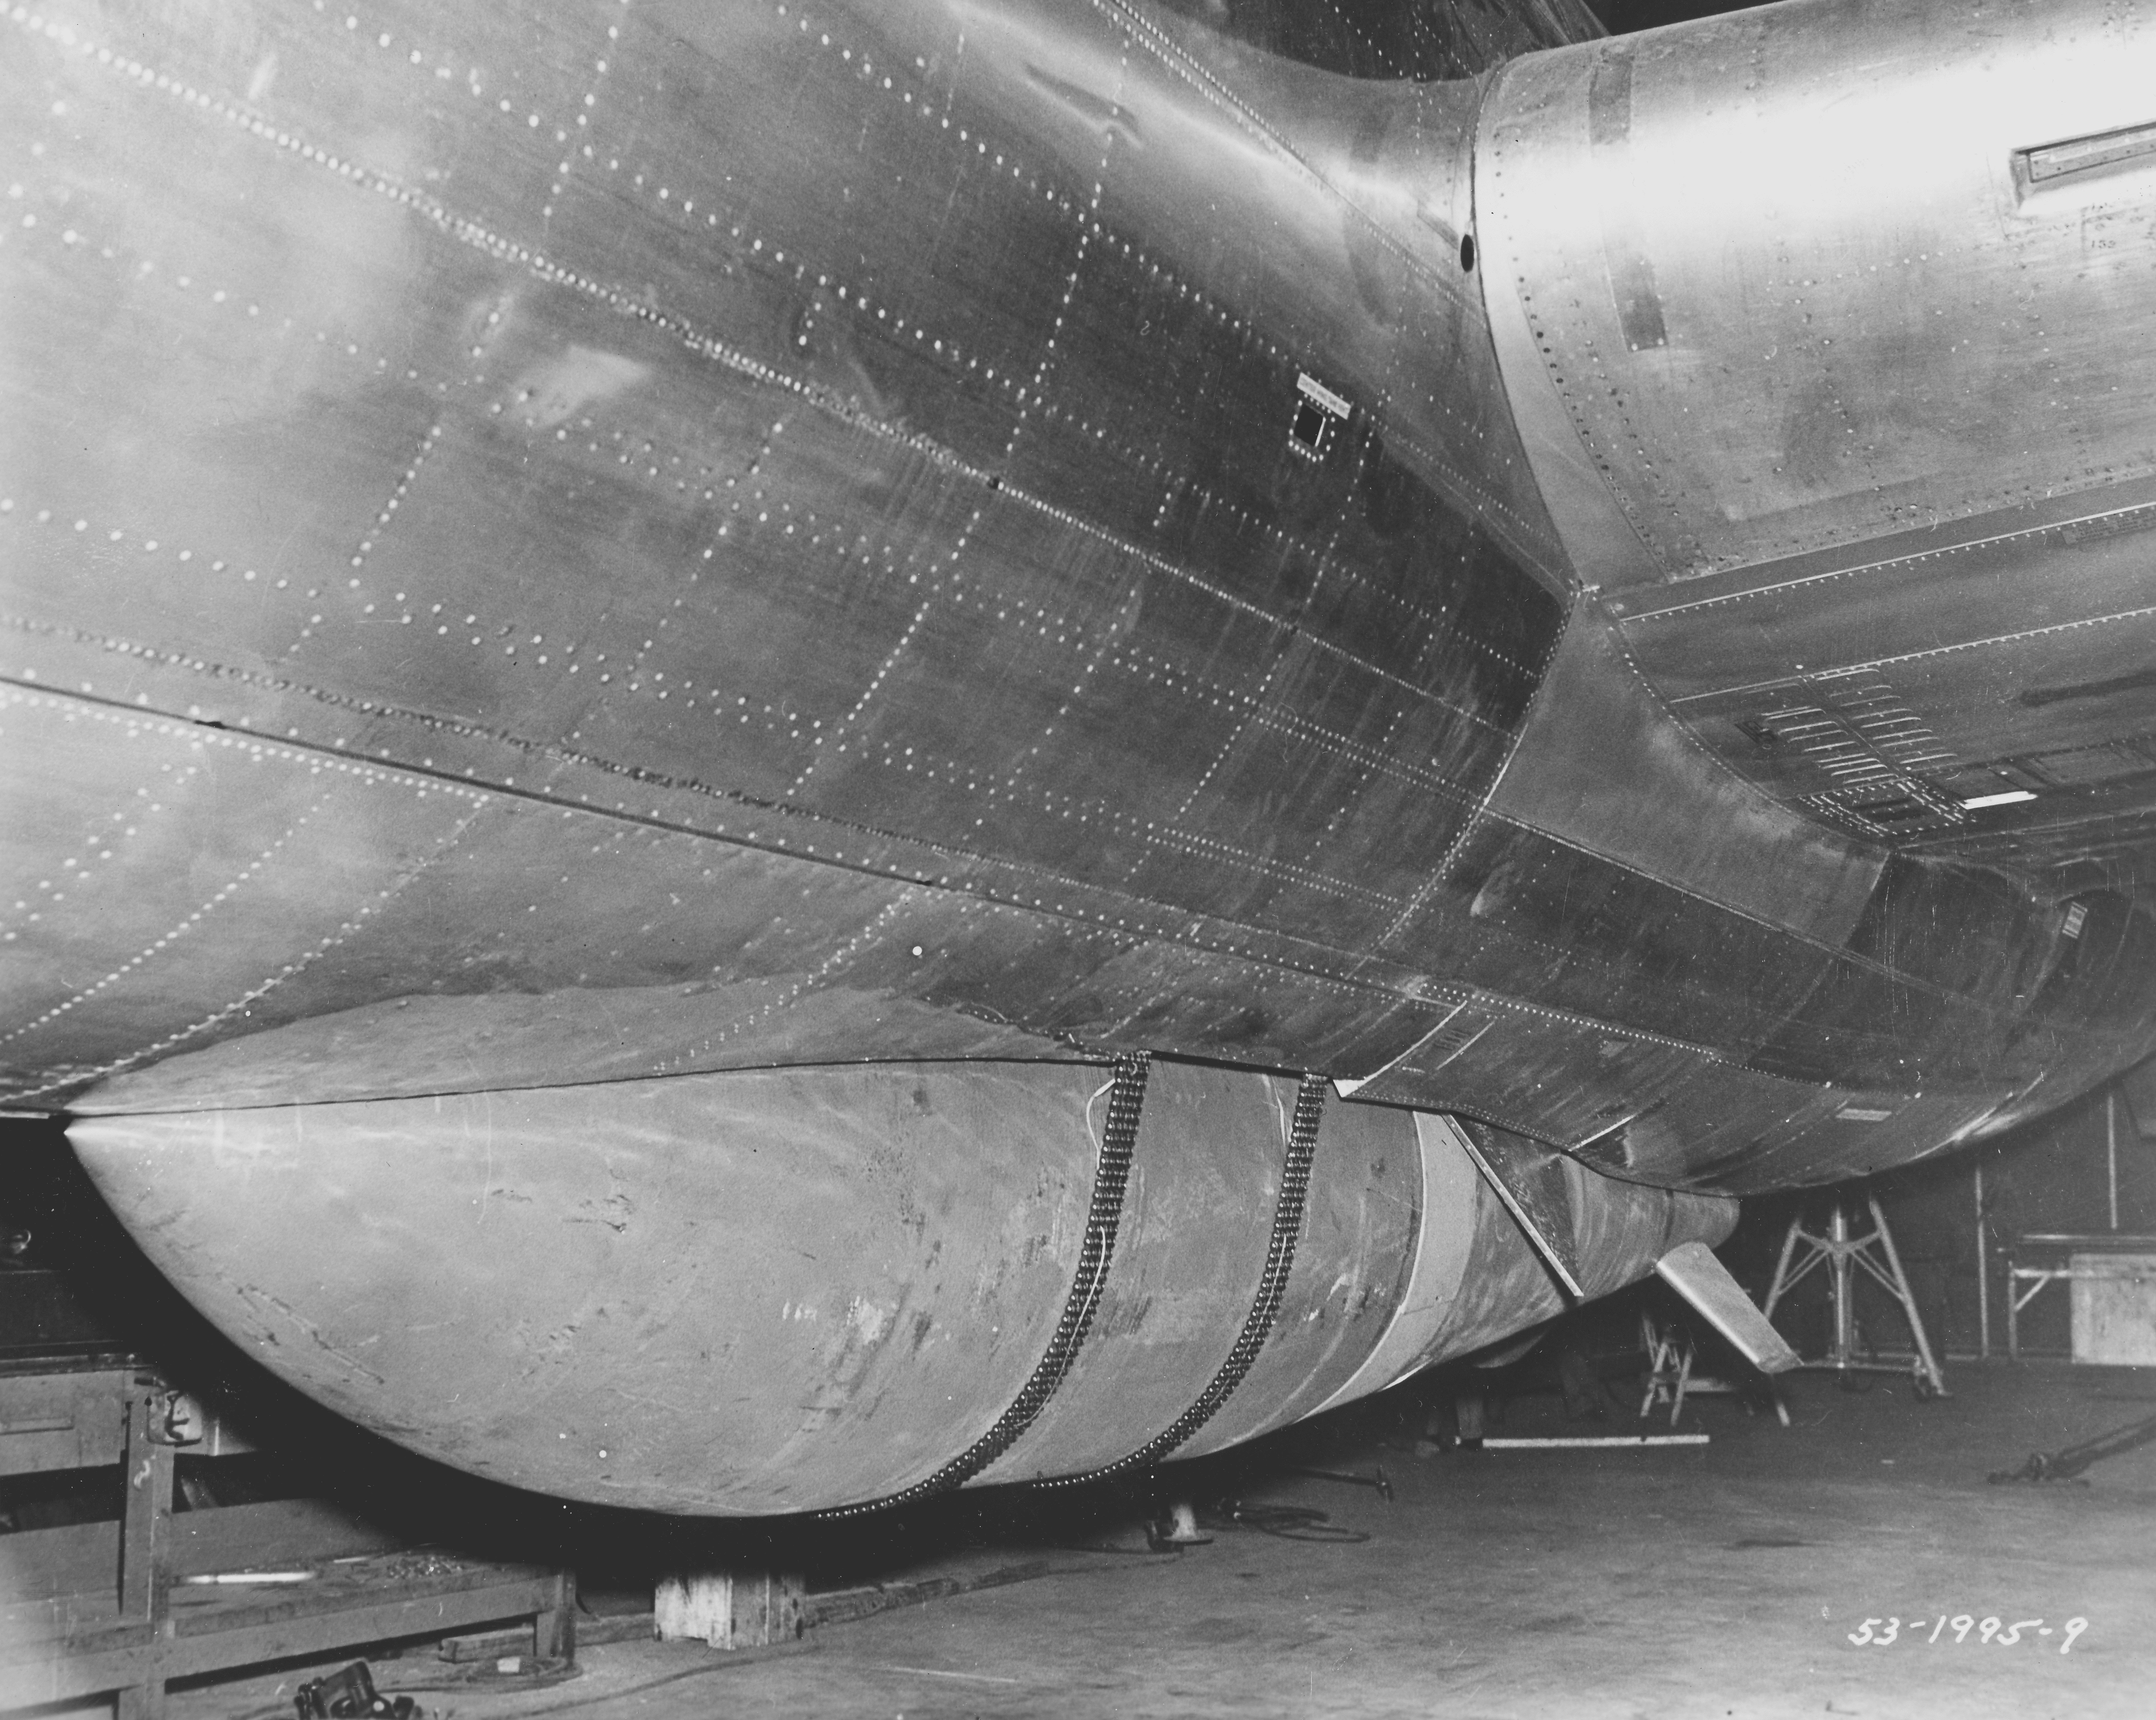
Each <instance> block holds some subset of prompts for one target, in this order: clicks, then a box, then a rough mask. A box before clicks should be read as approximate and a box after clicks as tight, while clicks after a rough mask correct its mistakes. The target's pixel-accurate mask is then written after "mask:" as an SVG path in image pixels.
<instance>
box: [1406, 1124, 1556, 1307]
mask: <svg viewBox="0 0 2156 1720" xmlns="http://www.w3.org/2000/svg"><path fill="white" fill-rule="evenodd" d="M1433 1120H1434V1121H1435V1122H1436V1123H1437V1125H1438V1126H1439V1127H1440V1129H1441V1130H1443V1131H1444V1132H1446V1133H1448V1134H1450V1136H1451V1137H1452V1138H1453V1140H1454V1141H1455V1142H1456V1143H1457V1144H1458V1146H1459V1148H1460V1151H1461V1152H1463V1153H1466V1155H1467V1156H1468V1157H1469V1158H1471V1159H1473V1160H1474V1161H1475V1165H1476V1169H1478V1170H1480V1171H1481V1173H1482V1175H1483V1177H1484V1178H1485V1179H1486V1181H1487V1182H1488V1183H1489V1184H1490V1186H1491V1188H1492V1189H1495V1190H1496V1194H1497V1198H1498V1199H1500V1200H1501V1201H1503V1202H1504V1203H1505V1209H1506V1210H1507V1212H1509V1213H1511V1214H1512V1216H1513V1217H1514V1218H1515V1219H1517V1220H1518V1221H1519V1225H1520V1228H1521V1229H1522V1230H1524V1231H1526V1232H1527V1240H1528V1241H1530V1242H1532V1244H1533V1245H1534V1246H1535V1252H1536V1253H1537V1254H1538V1255H1541V1256H1542V1257H1543V1263H1544V1264H1545V1265H1546V1266H1548V1267H1549V1269H1550V1271H1551V1272H1552V1273H1553V1274H1554V1275H1555V1276H1556V1278H1557V1281H1558V1283H1559V1284H1561V1285H1563V1286H1564V1289H1565V1291H1566V1292H1567V1294H1568V1295H1570V1296H1573V1297H1574V1298H1576V1299H1577V1300H1578V1301H1581V1302H1584V1301H1585V1300H1586V1299H1587V1291H1586V1290H1585V1289H1584V1288H1583V1287H1582V1286H1581V1284H1580V1281H1579V1249H1578V1245H1577V1244H1576V1243H1575V1242H1574V1241H1573V1214H1572V1189H1571V1188H1570V1186H1569V1185H1568V1183H1566V1182H1565V1179H1564V1155H1563V1153H1559V1152H1558V1150H1557V1149H1556V1148H1553V1147H1545V1146H1543V1143H1542V1142H1539V1141H1530V1140H1528V1139H1527V1137H1525V1136H1524V1135H1515V1134H1512V1133H1509V1132H1507V1131H1506V1130H1503V1129H1498V1128H1492V1127H1491V1126H1490V1125H1489V1124H1488V1123H1484V1122H1474V1121H1472V1120H1471V1119H1470V1118H1467V1117H1447V1116H1444V1115H1441V1114H1440V1115H1439V1116H1437V1117H1435V1118H1434V1119H1433Z"/></svg>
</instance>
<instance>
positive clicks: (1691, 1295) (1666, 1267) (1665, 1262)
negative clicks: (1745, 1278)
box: [1655, 1242, 1798, 1373]
mask: <svg viewBox="0 0 2156 1720" xmlns="http://www.w3.org/2000/svg"><path fill="white" fill-rule="evenodd" d="M1655 1273H1656V1275H1657V1276H1660V1277H1661V1281H1662V1282H1663V1283H1665V1284H1666V1285H1668V1286H1670V1288H1671V1289H1672V1290H1674V1291H1676V1293H1677V1294H1678V1295H1679V1296H1682V1297H1683V1298H1684V1299H1685V1300H1686V1302H1690V1303H1691V1305H1692V1307H1695V1308H1697V1309H1698V1310H1699V1312H1700V1313H1701V1315H1702V1317H1704V1318H1705V1319H1706V1321H1707V1324H1708V1325H1710V1326H1712V1327H1713V1328H1714V1329H1715V1330H1716V1331H1717V1332H1720V1333H1721V1334H1722V1336H1723V1337H1726V1338H1727V1339H1728V1340H1729V1341H1730V1343H1733V1344H1735V1345H1736V1346H1737V1348H1738V1350H1739V1351H1741V1352H1742V1353H1743V1357H1744V1359H1745V1360H1746V1361H1748V1362H1749V1363H1751V1364H1752V1365H1753V1367H1754V1368H1758V1370H1759V1371H1760V1372H1761V1373H1787V1372H1789V1369H1790V1368H1794V1367H1796V1366H1797V1365H1798V1357H1797V1353H1796V1352H1795V1351H1794V1350H1793V1349H1791V1348H1789V1345H1788V1343H1786V1342H1784V1339H1783V1337H1782V1334H1781V1333H1780V1332H1777V1331H1775V1330H1774V1327H1773V1326H1772V1325H1770V1324H1769V1323H1768V1320H1767V1317H1766V1316H1765V1315H1764V1314H1763V1313H1761V1312H1759V1310H1758V1308H1756V1307H1753V1303H1752V1298H1751V1297H1750V1296H1747V1295H1745V1293H1744V1286H1743V1285H1741V1284H1739V1283H1738V1281H1736V1280H1735V1279H1734V1278H1732V1277H1731V1276H1729V1268H1728V1267H1727V1266H1723V1265H1722V1262H1721V1261H1720V1260H1717V1259H1716V1258H1715V1256H1714V1251H1713V1250H1712V1249H1710V1248H1709V1247H1708V1246H1707V1245H1706V1244H1705V1243H1704V1242H1681V1243H1679V1244H1678V1245H1676V1247H1675V1248H1673V1249H1671V1250H1670V1251H1669V1252H1668V1253H1667V1254H1666V1255H1663V1256H1662V1257H1661V1259H1660V1260H1657V1261H1655Z"/></svg>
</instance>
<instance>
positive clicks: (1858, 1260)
mask: <svg viewBox="0 0 2156 1720" xmlns="http://www.w3.org/2000/svg"><path fill="white" fill-rule="evenodd" d="M1864 1199H1865V1204H1866V1206H1867V1207H1868V1208H1869V1209H1871V1225H1872V1228H1871V1230H1870V1231H1868V1232H1867V1233H1866V1235H1861V1236H1851V1235H1850V1226H1849V1207H1848V1204H1847V1203H1846V1202H1845V1199H1844V1198H1843V1197H1842V1196H1840V1195H1839V1194H1837V1195H1836V1196H1835V1200H1834V1207H1833V1209H1832V1211H1831V1213H1830V1215H1829V1218H1828V1220H1827V1231H1826V1235H1824V1236H1820V1235H1814V1234H1813V1233H1812V1232H1810V1231H1809V1230H1805V1229H1804V1211H1803V1209H1801V1208H1799V1209H1798V1212H1797V1215H1796V1216H1795V1217H1794V1218H1793V1219H1790V1220H1789V1235H1787V1236H1785V1237H1784V1238H1783V1239H1782V1257H1781V1259H1780V1260H1779V1261H1778V1262H1777V1263H1776V1265H1775V1267H1774V1286H1773V1288H1771V1289H1770V1290H1768V1292H1767V1304H1766V1313H1767V1317H1768V1318H1769V1319H1772V1318H1773V1317H1774V1306H1775V1304H1776V1303H1778V1302H1780V1301H1781V1299H1782V1298H1783V1296H1785V1295H1786V1294H1788V1292H1789V1291H1791V1290H1793V1289H1794V1288H1795V1287H1796V1286H1797V1285H1798V1284H1799V1283H1800V1282H1801V1281H1803V1280H1804V1276H1806V1275H1807V1274H1808V1273H1809V1272H1810V1271H1811V1270H1812V1268H1813V1267H1815V1266H1818V1265H1820V1262H1821V1261H1825V1264H1826V1268H1827V1283H1828V1294H1829V1296H1830V1300H1831V1302H1832V1303H1833V1307H1834V1339H1833V1342H1832V1343H1831V1344H1830V1346H1829V1348H1828V1350H1827V1353H1826V1355H1825V1358H1822V1359H1821V1360H1820V1361H1817V1362H1807V1363H1804V1365H1805V1366H1806V1367H1808V1368H1833V1369H1834V1370H1835V1372H1836V1373H1842V1374H1850V1373H1907V1374H1908V1375H1909V1376H1910V1377H1911V1379H1912V1380H1913V1381H1914V1382H1915V1384H1916V1388H1917V1395H1918V1396H1919V1397H1932V1398H1943V1397H1945V1396H1946V1395H1948V1393H1947V1382H1946V1376H1945V1375H1944V1374H1943V1373H1941V1372H1940V1371H1939V1364H1938V1361H1937V1359H1936V1358H1934V1357H1933V1354H1932V1345H1931V1340H1930V1339H1929V1338H1928V1337H1926V1336H1925V1335H1924V1320H1923V1317H1922V1315H1921V1314H1919V1313H1918V1312H1917V1298H1916V1295H1915V1292H1913V1291H1912V1290H1911V1289H1910V1288H1909V1275H1908V1274H1907V1272H1905V1271H1902V1256H1901V1254H1900V1252H1899V1251H1898V1250H1897V1249H1896V1248H1895V1246H1894V1233H1893V1232H1892V1230H1889V1229H1888V1228H1887V1225H1886V1214H1884V1213H1883V1212H1881V1210H1880V1209H1879V1198H1878V1196H1876V1194H1866V1196H1865V1197H1864ZM1799 1243H1802V1244H1803V1245H1804V1255H1803V1257H1802V1259H1800V1260H1799V1258H1798V1257H1797V1245H1798V1244H1799ZM1793 1263H1794V1264H1793ZM1855 1267H1861V1268H1862V1269H1863V1270H1864V1271H1866V1272H1868V1273H1870V1274H1871V1277H1872V1279H1873V1281H1875V1282H1876V1283H1877V1284H1878V1286H1880V1288H1881V1289H1882V1290H1884V1291H1886V1293H1887V1295H1889V1296H1892V1297H1893V1298H1894V1300H1895V1301H1896V1302H1899V1303H1900V1304H1901V1306H1902V1314H1903V1315H1904V1316H1905V1317H1907V1320H1908V1322H1909V1336H1910V1338H1911V1339H1912V1342H1913V1343H1915V1345H1916V1350H1915V1353H1914V1354H1912V1355H1911V1356H1908V1357H1907V1358H1902V1357H1887V1358H1876V1359H1866V1360H1859V1359H1858V1357H1857V1348H1858V1345H1857V1335H1856V1296H1855V1295H1854V1291H1855V1289H1856V1284H1855V1281H1854V1278H1853V1276H1852V1269H1853V1268H1855Z"/></svg>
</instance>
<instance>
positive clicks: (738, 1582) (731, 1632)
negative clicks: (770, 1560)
mask: <svg viewBox="0 0 2156 1720" xmlns="http://www.w3.org/2000/svg"><path fill="white" fill-rule="evenodd" d="M806 1593H807V1586H806V1584H805V1583H804V1581H803V1579H802V1578H800V1577H798V1576H793V1575H785V1574H773V1573H772V1572H769V1571H703V1572H697V1573H695V1574H690V1575H685V1576H678V1577H665V1578H662V1579H660V1583H659V1586H658V1588H657V1589H656V1591H655V1592H654V1595H653V1597H652V1609H651V1610H652V1619H653V1623H654V1630H655V1633H656V1635H658V1638H659V1640H660V1641H661V1642H686V1641H700V1642H707V1643H709V1644H710V1645H711V1646H712V1647H713V1648H727V1649H732V1648H763V1647H767V1646H770V1645H771V1644H773V1643H777V1642H791V1641H792V1640H793V1639H794V1638H796V1637H798V1635H801V1633H802V1631H803V1629H804V1628H805V1625H804V1623H803V1611H804V1600H805V1597H806Z"/></svg>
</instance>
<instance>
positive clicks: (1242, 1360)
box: [1036, 1075, 1325, 1487]
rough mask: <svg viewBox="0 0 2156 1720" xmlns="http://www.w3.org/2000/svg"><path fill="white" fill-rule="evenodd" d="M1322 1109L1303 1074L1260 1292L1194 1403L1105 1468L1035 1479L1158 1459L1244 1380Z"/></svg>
mask: <svg viewBox="0 0 2156 1720" xmlns="http://www.w3.org/2000/svg"><path fill="white" fill-rule="evenodd" d="M1324 1109H1325V1077H1324V1076H1319V1075H1306V1076H1303V1078H1302V1086H1301V1088H1300V1089H1299V1090H1298V1091H1296V1096H1295V1122H1294V1125H1293V1127H1291V1129H1290V1130H1289V1132H1288V1142H1287V1162H1286V1164H1285V1165H1284V1166H1283V1167H1282V1168H1281V1186H1280V1199H1278V1200H1276V1201H1275V1202H1274V1204H1273V1235H1272V1242H1271V1245H1270V1247H1268V1248H1267V1249H1266V1250H1265V1271H1264V1272H1263V1274H1262V1275H1260V1277H1259V1280H1258V1293H1257V1295H1256V1296H1255V1298H1254V1299H1253V1300H1252V1302H1251V1303H1250V1312H1249V1314H1248V1315H1246V1316H1245V1317H1244V1320H1243V1330H1242V1333H1241V1335H1240V1337H1237V1338H1236V1340H1235V1348H1233V1349H1231V1350H1230V1351H1229V1352H1228V1359H1227V1360H1226V1361H1224V1362H1223V1363H1221V1364H1220V1371H1219V1373H1215V1374H1214V1376H1213V1383H1212V1384H1210V1385H1209V1386H1207V1387H1206V1388H1205V1389H1204V1392H1203V1393H1202V1394H1200V1395H1199V1399H1198V1401H1197V1402H1196V1403H1194V1404H1192V1405H1191V1406H1190V1407H1189V1408H1188V1409H1186V1410H1184V1411H1183V1414H1182V1415H1178V1416H1177V1417H1176V1418H1175V1420H1174V1422H1173V1424H1172V1425H1170V1426H1169V1427H1168V1430H1167V1431H1166V1432H1164V1433H1162V1434H1159V1435H1156V1436H1155V1437H1154V1438H1152V1439H1151V1440H1147V1442H1146V1443H1145V1444H1144V1445H1141V1446H1140V1447H1139V1448H1138V1449H1137V1450H1135V1451H1133V1452H1132V1453H1131V1454H1130V1456H1127V1457H1119V1458H1117V1459H1116V1461H1114V1462H1113V1463H1111V1464H1109V1465H1107V1466H1106V1467H1105V1468H1101V1469H1095V1470H1089V1471H1086V1473H1085V1474H1084V1475H1074V1476H1058V1477H1056V1478H1055V1479H1054V1480H1050V1481H1041V1482H1039V1483H1037V1484H1036V1485H1038V1486H1044V1487H1075V1486H1083V1485H1084V1484H1085V1483H1086V1482H1088V1481H1104V1480H1106V1478H1107V1477H1109V1476H1116V1475H1121V1474H1122V1473H1123V1472H1124V1471H1127V1470H1132V1469H1137V1468H1142V1467H1143V1466H1146V1465H1148V1464H1153V1463H1158V1462H1159V1461H1161V1459H1162V1458H1163V1457H1165V1456H1168V1453H1169V1452H1171V1451H1173V1450H1175V1449H1176V1447H1177V1446H1178V1445H1182V1444H1183V1442H1184V1441H1185V1440H1188V1439H1189V1438H1190V1436H1191V1435H1193V1434H1195V1433H1196V1432H1197V1431H1198V1430H1199V1428H1201V1427H1203V1426H1204V1425H1205V1424H1206V1423H1207V1422H1209V1421H1210V1420H1212V1419H1213V1417H1214V1413H1215V1412H1216V1411H1218V1410H1219V1408H1220V1406H1221V1405H1222V1404H1224V1403H1226V1402H1227V1401H1228V1398H1229V1394H1230V1393H1232V1392H1233V1391H1234V1390H1235V1388H1236V1387H1237V1386H1239V1385H1240V1384H1242V1383H1243V1376H1244V1375H1245V1374H1246V1373H1249V1372H1250V1364H1251V1363H1253V1362H1255V1361H1256V1360H1257V1359H1258V1352H1259V1351H1260V1349H1262V1348H1265V1339H1266V1338H1267V1337H1269V1336H1270V1334H1271V1332H1272V1329H1273V1322H1274V1320H1275V1319H1276V1318H1277V1317H1279V1314H1280V1305H1281V1298H1282V1297H1283V1296H1285V1295H1286V1293H1287V1278H1288V1273H1289V1271H1290V1270H1291V1268H1292V1267H1293V1266H1294V1265H1295V1244H1296V1237H1298V1236H1299V1235H1301V1232H1302V1214H1303V1208H1304V1207H1305V1205H1306V1204H1307V1203H1308V1200H1309V1197H1310V1168H1311V1164H1312V1161H1313V1160H1314V1159H1315V1158H1316V1157H1317V1122H1318V1118H1319V1117H1320V1116H1321V1115H1322V1113H1323V1112H1324Z"/></svg>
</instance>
